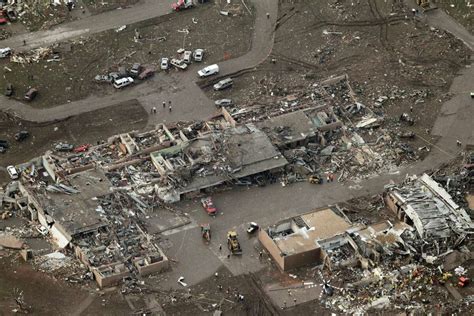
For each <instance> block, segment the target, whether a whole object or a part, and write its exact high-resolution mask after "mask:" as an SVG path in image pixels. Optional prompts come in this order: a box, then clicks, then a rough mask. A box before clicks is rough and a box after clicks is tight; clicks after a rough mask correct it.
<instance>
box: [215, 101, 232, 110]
mask: <svg viewBox="0 0 474 316" xmlns="http://www.w3.org/2000/svg"><path fill="white" fill-rule="evenodd" d="M214 104H215V105H216V107H218V108H221V107H223V106H224V107H226V106H232V105H234V101H232V100H231V99H220V100H216V101H215V102H214Z"/></svg>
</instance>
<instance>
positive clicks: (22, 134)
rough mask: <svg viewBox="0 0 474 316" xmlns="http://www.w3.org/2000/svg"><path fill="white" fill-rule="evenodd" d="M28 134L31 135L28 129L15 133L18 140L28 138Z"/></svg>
mask: <svg viewBox="0 0 474 316" xmlns="http://www.w3.org/2000/svg"><path fill="white" fill-rule="evenodd" d="M28 136H30V133H28V131H19V132H18V133H16V134H15V140H16V141H17V142H22V141H24V140H25V139H27V138H28Z"/></svg>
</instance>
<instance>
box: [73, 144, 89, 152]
mask: <svg viewBox="0 0 474 316" xmlns="http://www.w3.org/2000/svg"><path fill="white" fill-rule="evenodd" d="M89 147H91V145H89V144H84V145H81V146H79V147H76V148H74V150H73V152H75V153H83V152H85V151H87V150H88V149H89Z"/></svg>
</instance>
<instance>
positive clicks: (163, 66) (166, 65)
mask: <svg viewBox="0 0 474 316" xmlns="http://www.w3.org/2000/svg"><path fill="white" fill-rule="evenodd" d="M169 61H170V60H169V58H166V57H163V58H161V62H160V68H161V69H162V70H168V68H169V67H170V64H169Z"/></svg>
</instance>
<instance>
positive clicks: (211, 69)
mask: <svg viewBox="0 0 474 316" xmlns="http://www.w3.org/2000/svg"><path fill="white" fill-rule="evenodd" d="M217 73H219V66H217V65H216V64H214V65H210V66H207V67H206V68H203V69H201V70H199V71H198V75H199V77H201V78H204V77H208V76H212V75H215V74H217Z"/></svg>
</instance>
